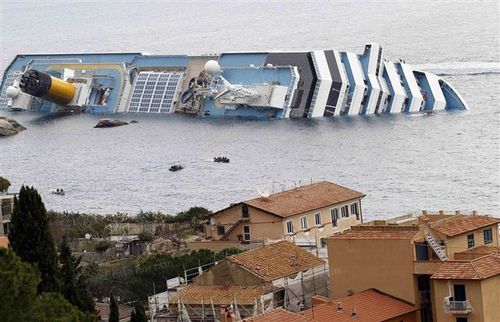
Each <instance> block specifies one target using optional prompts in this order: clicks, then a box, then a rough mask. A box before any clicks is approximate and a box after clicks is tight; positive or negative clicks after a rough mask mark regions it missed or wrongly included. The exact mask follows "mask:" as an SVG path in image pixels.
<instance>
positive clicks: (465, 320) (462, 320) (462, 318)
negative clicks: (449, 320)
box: [457, 317, 467, 322]
mask: <svg viewBox="0 0 500 322" xmlns="http://www.w3.org/2000/svg"><path fill="white" fill-rule="evenodd" d="M457 322H467V318H466V317H461V318H457Z"/></svg>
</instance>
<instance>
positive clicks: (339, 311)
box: [337, 302, 343, 313]
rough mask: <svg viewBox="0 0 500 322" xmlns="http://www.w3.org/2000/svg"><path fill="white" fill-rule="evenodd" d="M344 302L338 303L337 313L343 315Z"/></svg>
mask: <svg viewBox="0 0 500 322" xmlns="http://www.w3.org/2000/svg"><path fill="white" fill-rule="evenodd" d="M342 311H343V310H342V302H337V313H342Z"/></svg>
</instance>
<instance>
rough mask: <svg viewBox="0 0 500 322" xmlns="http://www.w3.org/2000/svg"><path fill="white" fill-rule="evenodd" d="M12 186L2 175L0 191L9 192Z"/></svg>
mask: <svg viewBox="0 0 500 322" xmlns="http://www.w3.org/2000/svg"><path fill="white" fill-rule="evenodd" d="M9 187H10V182H9V180H7V179H6V178H4V177H0V192H7V190H9Z"/></svg>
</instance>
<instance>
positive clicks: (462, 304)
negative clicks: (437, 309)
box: [443, 296, 472, 314]
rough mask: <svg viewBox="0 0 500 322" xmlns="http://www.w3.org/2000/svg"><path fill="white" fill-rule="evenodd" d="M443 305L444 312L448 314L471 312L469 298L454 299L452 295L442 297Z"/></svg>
mask: <svg viewBox="0 0 500 322" xmlns="http://www.w3.org/2000/svg"><path fill="white" fill-rule="evenodd" d="M443 307H444V312H445V313H448V314H469V313H471V312H472V305H471V304H470V301H469V300H463V301H455V300H454V299H453V297H452V296H447V297H445V298H444V300H443Z"/></svg>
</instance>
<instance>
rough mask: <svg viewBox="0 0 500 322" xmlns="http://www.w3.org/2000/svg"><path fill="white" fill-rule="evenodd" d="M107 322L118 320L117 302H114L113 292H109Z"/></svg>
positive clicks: (117, 321) (116, 321)
mask: <svg viewBox="0 0 500 322" xmlns="http://www.w3.org/2000/svg"><path fill="white" fill-rule="evenodd" d="M108 321H109V322H119V321H120V313H119V311H118V303H116V299H115V297H114V295H113V294H111V297H110V300H109V320H108Z"/></svg>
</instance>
